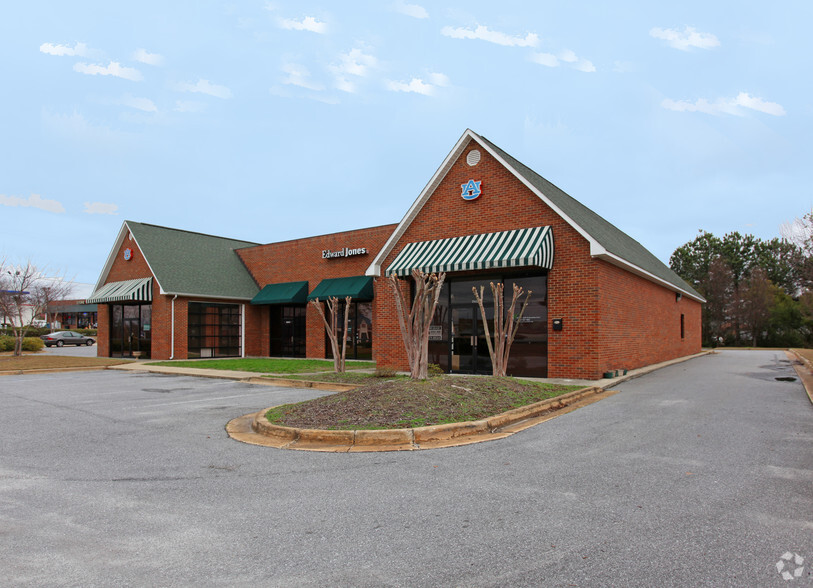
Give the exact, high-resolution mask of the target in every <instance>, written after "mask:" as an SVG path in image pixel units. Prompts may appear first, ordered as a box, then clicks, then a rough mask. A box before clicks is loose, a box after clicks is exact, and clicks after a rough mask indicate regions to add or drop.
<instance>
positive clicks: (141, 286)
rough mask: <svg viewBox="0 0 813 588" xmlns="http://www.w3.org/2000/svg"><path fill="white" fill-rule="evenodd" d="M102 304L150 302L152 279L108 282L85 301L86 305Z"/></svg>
mask: <svg viewBox="0 0 813 588" xmlns="http://www.w3.org/2000/svg"><path fill="white" fill-rule="evenodd" d="M104 302H152V278H138V279H135V280H124V281H123V282H110V283H108V284H105V285H104V286H102V287H101V288H99V289H98V290H96V291H95V292H94V293H93V295H92V296H91V297H90V298H88V299H87V300H86V301H85V303H86V304H100V303H104Z"/></svg>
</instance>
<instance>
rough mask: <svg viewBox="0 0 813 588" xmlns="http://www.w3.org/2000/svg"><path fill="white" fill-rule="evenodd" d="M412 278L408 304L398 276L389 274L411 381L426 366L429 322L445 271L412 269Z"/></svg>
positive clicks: (422, 376) (423, 373) (422, 375)
mask: <svg viewBox="0 0 813 588" xmlns="http://www.w3.org/2000/svg"><path fill="white" fill-rule="evenodd" d="M412 278H413V280H414V281H415V298H414V299H413V300H412V305H411V306H408V305H407V301H406V298H405V296H404V292H403V291H402V290H401V284H400V280H399V279H398V276H396V275H395V274H393V275H391V276H390V279H389V283H390V286H391V287H392V291H393V294H394V295H395V306H396V310H397V312H398V324H399V325H400V327H401V337H402V338H403V340H404V347H405V348H406V353H407V360H408V361H409V376H410V377H411V378H412V379H413V380H425V379H426V377H427V373H428V366H429V325H431V324H432V317H433V316H434V314H435V308H436V307H437V305H438V298H439V297H440V291H441V289H442V288H443V281H444V280H445V279H446V274H445V273H441V274H440V275H438V274H426V273H424V272H422V271H420V270H412ZM407 309H409V310H407Z"/></svg>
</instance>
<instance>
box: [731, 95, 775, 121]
mask: <svg viewBox="0 0 813 588" xmlns="http://www.w3.org/2000/svg"><path fill="white" fill-rule="evenodd" d="M734 102H735V103H736V104H737V106H742V107H744V108H750V109H751V110H756V111H758V112H764V113H765V114H770V115H773V116H783V115H784V114H785V109H784V108H782V105H781V104H777V103H776V102H765V101H764V100H763V99H762V98H755V97H753V96H750V95H748V94H747V93H745V92H740V93H739V94H737V97H736V98H735V99H734Z"/></svg>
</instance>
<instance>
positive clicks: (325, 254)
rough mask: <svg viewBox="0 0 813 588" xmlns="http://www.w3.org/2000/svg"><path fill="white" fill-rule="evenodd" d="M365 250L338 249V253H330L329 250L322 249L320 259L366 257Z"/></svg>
mask: <svg viewBox="0 0 813 588" xmlns="http://www.w3.org/2000/svg"><path fill="white" fill-rule="evenodd" d="M367 253H368V252H367V248H366V247H358V248H356V249H352V248H350V247H344V248H342V249H339V250H338V251H331V250H330V249H323V250H322V259H334V258H336V257H351V256H353V255H367Z"/></svg>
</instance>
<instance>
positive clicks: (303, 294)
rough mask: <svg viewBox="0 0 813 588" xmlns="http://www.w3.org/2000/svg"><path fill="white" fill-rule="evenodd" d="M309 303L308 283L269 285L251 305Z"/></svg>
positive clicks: (253, 299)
mask: <svg viewBox="0 0 813 588" xmlns="http://www.w3.org/2000/svg"><path fill="white" fill-rule="evenodd" d="M307 301H308V282H285V283H283V284H267V285H266V286H265V287H264V288H263V289H262V290H260V292H259V293H258V294H257V295H256V296H255V297H254V298H252V300H251V304H305V303H306V302H307Z"/></svg>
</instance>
